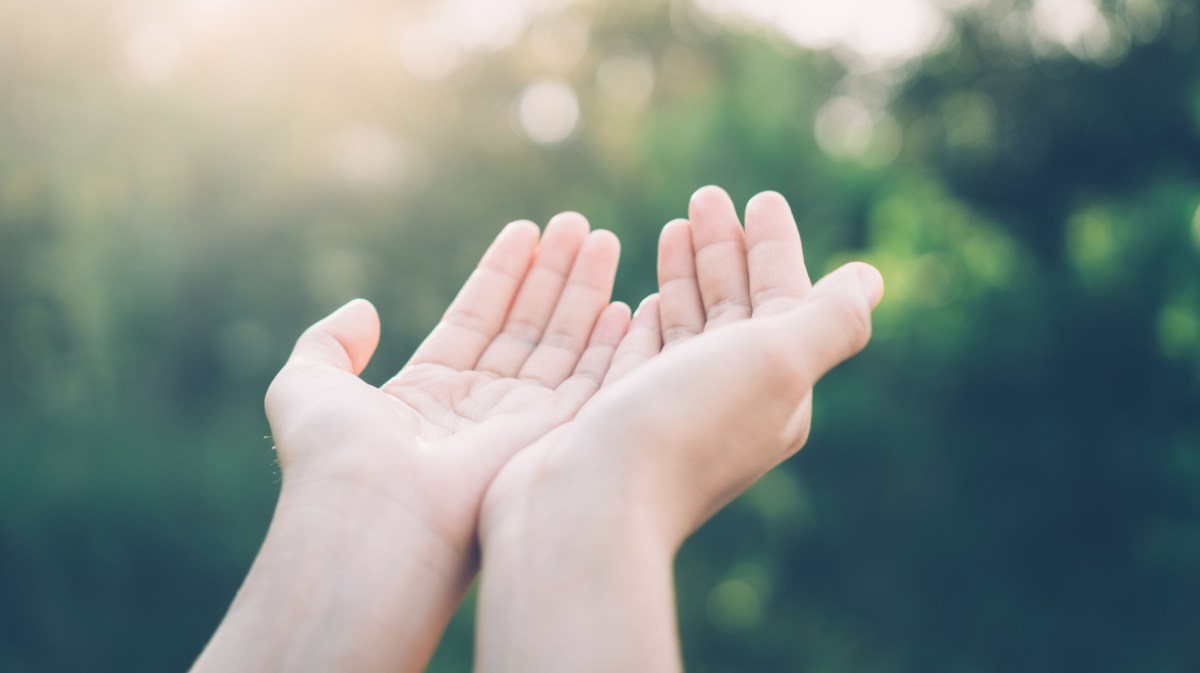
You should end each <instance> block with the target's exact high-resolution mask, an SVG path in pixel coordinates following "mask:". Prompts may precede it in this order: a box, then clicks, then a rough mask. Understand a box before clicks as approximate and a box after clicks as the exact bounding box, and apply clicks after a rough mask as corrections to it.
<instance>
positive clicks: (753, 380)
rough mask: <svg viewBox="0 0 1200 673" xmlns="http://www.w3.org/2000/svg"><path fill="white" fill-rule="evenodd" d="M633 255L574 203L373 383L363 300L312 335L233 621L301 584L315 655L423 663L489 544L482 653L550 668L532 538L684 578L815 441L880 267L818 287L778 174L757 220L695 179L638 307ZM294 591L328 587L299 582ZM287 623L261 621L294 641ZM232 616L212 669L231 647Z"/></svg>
mask: <svg viewBox="0 0 1200 673" xmlns="http://www.w3.org/2000/svg"><path fill="white" fill-rule="evenodd" d="M618 256H619V244H618V241H617V239H616V237H614V236H613V235H612V234H611V233H609V232H606V231H589V227H588V223H587V222H586V220H584V218H583V217H582V216H580V215H577V214H572V213H568V214H562V215H559V216H557V217H555V218H554V219H553V220H551V222H550V223H549V224H548V225H547V226H546V229H545V231H544V232H542V233H541V234H540V237H539V231H538V228H537V226H536V225H534V224H532V223H530V222H516V223H513V224H510V225H508V226H507V227H506V228H504V230H503V231H501V233H500V234H499V235H498V236H497V238H496V239H495V241H494V242H493V243H492V244H491V246H490V247H489V249H488V250H487V252H486V253H485V254H484V256H483V259H482V260H481V261H480V263H479V266H478V268H477V269H476V270H475V271H474V272H473V273H472V274H471V276H470V278H469V279H468V280H467V281H466V283H465V285H464V286H463V288H462V290H461V291H460V292H459V294H458V296H457V298H456V299H455V300H454V302H453V303H452V305H451V306H450V308H449V310H448V311H447V312H446V314H445V316H444V318H443V319H442V321H441V322H440V323H439V324H438V325H437V327H436V328H435V329H434V330H433V332H432V333H431V334H430V335H429V337H428V338H427V339H426V340H425V341H424V343H422V344H421V346H420V347H419V348H418V350H417V351H416V353H415V354H414V356H413V357H412V359H411V361H410V362H409V363H408V364H407V365H406V366H405V367H404V368H403V369H402V370H401V371H400V372H399V373H398V374H397V375H396V376H395V377H393V378H392V379H391V380H390V381H388V382H387V383H385V384H384V385H382V386H379V387H376V386H373V385H371V384H369V383H366V382H365V381H363V380H362V379H361V378H359V374H360V373H361V372H362V370H363V369H364V368H365V367H366V365H367V362H368V360H369V359H370V358H371V356H372V354H373V352H374V351H375V349H376V347H377V345H378V342H379V336H380V335H379V332H380V328H379V319H378V316H377V315H376V313H375V310H374V308H373V307H372V306H371V305H370V304H369V303H368V302H366V301H363V300H355V301H353V302H351V303H349V304H347V305H346V306H343V307H342V308H341V309H339V310H338V311H336V312H335V313H333V314H332V315H330V316H329V317H327V318H325V319H324V320H322V321H320V322H318V323H317V324H315V325H313V326H312V327H311V328H310V329H309V330H307V331H306V332H305V333H304V334H303V335H302V336H301V337H300V339H299V341H298V342H297V344H296V347H295V350H294V352H293V353H292V356H291V358H290V359H289V360H288V362H287V364H286V365H285V366H284V367H283V369H282V371H281V372H280V373H279V375H278V377H277V378H276V379H275V381H274V382H273V383H272V385H271V388H270V390H269V392H268V394H267V413H268V417H269V419H270V422H271V427H272V431H273V433H274V439H275V442H276V446H277V449H278V454H279V459H280V464H281V465H282V469H283V489H282V493H281V496H280V503H279V506H278V509H277V513H276V517H275V520H274V521H273V523H272V527H271V531H270V532H269V534H268V539H267V542H266V543H265V545H264V549H263V552H262V553H260V556H259V559H258V560H257V561H256V564H255V568H254V569H253V570H252V572H251V576H250V578H248V579H247V584H246V586H245V587H243V590H242V592H241V594H239V597H238V600H237V601H235V603H234V607H233V608H232V609H231V612H230V616H229V617H227V619H226V624H228V623H229V622H231V621H235V617H238V616H239V615H240V616H241V618H242V621H243V622H244V623H252V622H253V620H254V618H255V616H256V615H257V613H258V612H260V611H262V610H270V609H272V607H271V606H272V605H273V603H272V601H274V602H275V603H278V601H280V600H285V601H290V602H289V603H287V606H288V607H289V608H291V609H293V610H294V613H293V615H292V617H293V618H295V619H298V620H300V619H301V617H303V616H304V615H307V618H306V619H303V620H301V621H303V623H302V624H290V627H291V631H290V633H291V634H292V635H293V636H294V634H295V633H296V630H299V631H300V632H302V633H306V634H308V636H307V637H309V638H311V639H313V642H314V643H315V642H318V641H319V642H320V643H323V644H322V645H320V646H318V645H316V644H314V645H312V647H310V648H309V649H308V651H306V652H305V653H304V654H303V655H301V654H299V653H297V654H295V655H294V656H295V657H296V658H297V659H296V661H300V660H301V659H302V660H303V661H306V662H309V663H313V662H317V663H316V664H315V665H314V667H315V668H321V667H322V666H321V663H320V662H324V664H326V666H325V668H328V667H330V666H332V667H334V668H338V669H339V670H393V671H394V670H419V669H420V668H421V667H422V666H423V665H424V664H425V663H426V661H427V659H428V657H429V655H430V653H431V652H432V649H433V647H434V645H435V644H436V641H437V638H438V636H439V634H440V632H441V630H442V628H444V626H445V623H446V620H447V619H448V618H449V616H450V614H451V613H452V612H453V610H454V607H455V606H456V605H457V603H458V602H459V601H460V600H461V598H462V596H463V594H464V592H465V591H466V589H467V587H468V585H469V584H470V581H471V580H472V578H473V577H474V575H475V573H476V571H477V570H478V568H479V564H480V558H481V557H482V563H483V567H484V577H485V579H484V589H483V595H482V597H481V612H480V621H481V625H480V634H481V635H480V650H481V651H480V653H479V657H480V659H479V661H480V664H479V665H480V667H481V668H492V669H504V670H515V669H516V668H524V669H525V670H532V669H534V668H536V666H535V665H534V664H533V659H536V658H537V657H536V656H531V653H530V652H528V651H524V650H523V649H522V645H521V643H522V642H523V638H522V636H521V634H520V633H517V631H520V629H521V620H519V619H505V618H504V617H503V615H505V614H507V615H508V616H509V617H512V616H513V615H518V614H523V613H522V610H525V609H526V608H527V609H528V610H532V611H533V613H530V614H527V615H526V617H527V618H528V620H530V624H531V628H535V627H534V626H532V624H533V623H536V622H537V621H538V619H539V615H541V616H542V617H544V616H546V615H548V614H553V613H554V612H555V610H554V609H553V608H552V607H551V608H547V609H543V608H544V606H543V607H539V606H542V603H541V602H538V601H532V602H529V601H524V600H523V599H521V598H520V597H518V596H516V595H514V593H513V592H514V591H519V588H520V587H521V586H523V585H524V584H523V582H524V580H523V579H522V578H520V577H518V576H519V575H521V574H523V573H525V572H527V571H528V570H529V569H531V568H535V567H537V566H538V564H539V561H538V560H537V559H539V558H543V557H547V556H549V557H554V556H555V555H560V556H561V557H562V558H563V563H562V564H559V565H560V567H563V566H565V565H567V562H568V561H569V560H570V557H571V556H572V551H571V550H577V551H580V552H581V553H582V552H586V555H587V556H588V557H589V558H591V559H593V560H594V559H600V558H604V554H603V553H600V552H599V550H600V549H602V548H603V549H613V550H614V557H615V558H621V557H622V554H623V553H629V555H630V556H631V557H632V556H636V555H637V554H636V553H632V552H630V550H631V549H633V548H634V547H636V546H638V545H641V547H638V548H644V549H648V550H652V551H648V552H647V553H646V555H647V556H650V557H653V558H654V559H656V560H655V561H653V562H652V563H651V565H654V566H656V567H657V566H658V565H661V561H660V559H662V558H666V559H667V566H668V571H667V572H668V577H669V559H670V557H671V555H673V553H674V551H675V550H676V549H677V547H678V545H679V544H680V543H681V542H682V541H683V540H684V539H685V538H686V537H687V535H688V534H689V533H690V532H691V531H692V530H693V529H695V528H696V527H697V526H699V525H700V524H702V523H703V522H704V521H705V520H706V519H707V518H708V517H710V516H711V515H712V514H713V513H714V512H715V511H717V510H718V509H719V508H720V507H721V506H723V505H724V504H725V503H726V502H728V501H729V500H730V499H732V498H733V497H735V496H736V495H737V494H738V493H740V492H741V491H743V490H744V489H745V488H746V487H747V486H749V485H750V484H751V483H753V481H754V480H755V479H757V478H758V477H759V476H760V475H762V474H763V473H764V472H766V471H767V470H769V469H771V468H772V467H774V466H775V465H776V464H778V463H779V462H780V461H782V460H783V459H785V458H786V457H787V456H789V455H791V454H792V453H793V452H795V451H796V450H797V449H798V448H799V447H800V446H801V445H802V444H803V443H804V441H805V439H806V437H807V433H808V428H809V419H810V414H811V408H812V407H811V400H812V392H811V391H812V386H813V385H814V383H815V382H816V381H817V380H818V379H819V378H820V377H821V376H822V375H824V374H825V373H826V372H827V371H828V370H829V369H831V368H832V367H834V366H835V365H837V364H838V363H839V362H841V361H843V360H845V359H846V358H848V357H850V356H852V355H853V354H855V353H856V352H858V351H859V350H861V349H862V348H863V347H864V346H865V345H866V343H867V340H868V338H869V335H870V322H871V321H870V313H871V310H872V308H873V307H874V306H875V305H876V304H877V303H878V302H879V300H880V298H881V296H882V292H883V282H882V279H881V278H880V276H879V274H878V272H877V271H875V270H874V269H873V268H871V267H870V266H867V265H865V264H861V263H852V264H849V265H846V266H844V267H842V268H840V269H838V270H836V271H834V272H832V273H831V274H829V275H828V276H826V277H825V278H823V279H821V280H820V282H818V283H817V284H816V285H815V286H814V285H812V284H811V283H810V281H809V277H808V273H807V271H806V269H805V264H804V257H803V254H802V251H801V243H800V237H799V234H798V232H797V228H796V223H795V220H794V219H793V217H792V214H791V211H790V209H789V207H788V205H787V203H786V202H785V201H784V199H783V197H781V196H780V195H778V194H776V193H772V192H767V193H763V194H759V195H758V196H756V197H755V198H754V199H752V200H751V201H750V203H749V204H748V206H747V208H746V214H745V227H744V228H743V227H742V225H741V224H740V222H739V218H738V216H737V212H736V210H735V207H734V204H733V203H732V201H731V200H730V199H729V197H728V196H727V195H726V194H725V193H724V192H723V191H721V190H720V189H717V188H715V187H706V188H704V189H701V190H700V191H698V192H697V193H696V194H695V195H694V196H693V197H692V200H691V202H690V204H689V209H688V217H687V219H680V220H675V221H673V222H671V223H669V224H668V225H667V226H666V227H665V228H664V229H663V231H662V235H661V238H660V246H659V255H658V280H659V292H658V293H657V294H655V295H651V296H650V297H648V298H647V299H646V300H645V301H643V302H642V304H641V305H640V307H639V308H638V310H637V311H636V312H635V313H633V314H632V315H631V313H630V310H629V308H628V307H627V306H625V305H624V304H621V303H619V302H612V301H611V299H610V295H611V290H612V287H613V279H614V276H615V273H616V268H617V260H618ZM589 531H591V532H589ZM588 535H592V536H593V537H594V538H595V539H594V540H592V541H586V542H585V541H581V540H582V538H583V537H587V536H588ZM622 549H624V550H625V551H624V552H622V551H621V550H622ZM480 550H482V556H481V554H480ZM314 556H315V557H316V558H317V560H316V561H314V560H313V557H314ZM493 556H494V557H495V558H496V559H497V561H496V562H495V567H496V571H495V572H492V571H491V570H490V569H489V566H491V565H492V560H491V559H492V558H493ZM549 563H550V564H553V563H554V559H553V558H550V560H549ZM280 574H290V575H300V576H302V577H303V578H304V580H303V581H302V582H300V583H299V585H297V583H296V582H294V581H289V580H286V579H282V578H280ZM601 575H603V573H592V574H590V575H587V576H589V577H593V578H596V579H597V583H596V585H597V586H602V585H603V584H604V581H603V580H602V579H601ZM619 577H620V575H619V574H618V575H617V576H615V577H614V579H613V581H614V582H620V581H621V580H620V579H619ZM530 581H531V582H533V583H537V582H538V580H537V579H536V578H535V579H532V580H530ZM668 583H669V582H668ZM634 584H636V581H635V582H634ZM260 585H263V586H265V587H267V588H262V589H260V588H258V587H260ZM297 586H301V587H303V588H304V591H306V592H307V598H296V597H290V598H287V597H288V596H289V595H290V592H294V591H296V587H297ZM260 596H261V597H260ZM521 606H525V607H521ZM667 609H668V610H669V609H670V608H669V606H668V607H667ZM488 614H494V615H496V617H495V619H494V620H493V622H494V623H493V625H490V626H489V625H488V624H486V623H484V621H485V619H486V618H487V615H488ZM347 618H350V619H351V620H352V628H350V629H347V628H346V627H345V626H344V624H343V623H342V621H339V619H342V620H345V619H347ZM595 626H596V625H593V627H595ZM600 626H603V625H600ZM230 628H232V627H230ZM246 628H249V627H246ZM555 628H563V629H567V631H568V632H567V633H564V634H559V636H560V640H561V639H565V640H570V637H571V636H570V632H572V631H573V630H574V627H572V626H571V625H569V624H558V625H557V626H555ZM222 630H229V629H227V628H226V625H223V626H222ZM343 631H344V632H345V633H344V637H342V638H341V640H339V639H338V637H337V634H338V633H340V632H343ZM288 632H289V631H286V630H285V629H284V627H283V626H282V625H276V628H271V629H260V632H259V633H258V636H259V637H260V638H261V639H265V640H267V641H269V642H276V643H279V645H278V647H279V648H280V649H281V650H286V649H287V648H286V645H285V644H284V642H285V641H286V639H287V637H288V636H287V633H288ZM221 635H222V634H221V631H219V632H218V634H217V637H216V638H214V641H213V643H212V644H210V646H209V648H208V650H206V652H205V655H204V657H202V658H201V661H200V662H199V664H204V663H205V661H206V660H208V661H211V662H215V661H217V660H218V659H220V655H221V654H222V648H221V647H219V644H220V643H221ZM233 638H234V637H233V636H230V637H229V638H226V640H230V639H233ZM540 640H541V639H539V642H540ZM226 649H228V648H226ZM672 652H673V650H672ZM643 654H645V655H647V656H649V653H648V652H643ZM557 656H558V655H555V657H557ZM664 656H667V657H668V658H670V657H672V656H674V655H673V654H671V652H668V653H666V654H665V655H664ZM348 661H349V662H353V664H354V665H352V666H351V665H347V662H348ZM642 661H643V662H644V661H648V659H644V658H643V659H642ZM225 663H226V664H228V663H229V659H228V658H227V659H226V660H225ZM261 663H263V662H260V664H261ZM199 664H198V668H199V667H200V666H199ZM545 664H546V665H547V666H552V667H554V666H560V665H561V664H562V660H561V659H559V660H557V661H555V660H548V661H546V662H545ZM225 670H230V669H228V668H226V669H225ZM559 670H574V669H573V668H572V667H565V668H560V669H559Z"/></svg>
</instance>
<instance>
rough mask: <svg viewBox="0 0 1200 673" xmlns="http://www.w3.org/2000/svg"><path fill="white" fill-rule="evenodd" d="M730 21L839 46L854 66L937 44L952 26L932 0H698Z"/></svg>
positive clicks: (878, 64)
mask: <svg viewBox="0 0 1200 673" xmlns="http://www.w3.org/2000/svg"><path fill="white" fill-rule="evenodd" d="M696 3H697V6H698V7H699V8H700V9H701V10H702V11H704V12H706V13H708V14H709V15H710V16H712V17H713V18H715V19H717V20H719V21H721V22H723V23H726V24H728V25H734V26H737V25H747V24H748V25H750V26H754V27H759V28H765V27H775V28H778V29H779V30H780V31H781V32H782V33H783V34H784V35H785V36H786V37H788V38H789V39H790V40H792V41H793V42H795V43H796V44H797V45H799V46H801V47H804V48H806V49H834V48H838V47H840V48H843V49H845V50H848V52H849V54H848V55H850V56H852V61H853V62H854V63H853V65H855V66H857V67H862V68H864V69H882V68H889V67H894V66H897V65H900V64H902V63H904V62H905V61H908V60H911V59H914V58H917V57H919V56H922V55H924V54H926V53H928V52H930V51H933V50H935V49H937V48H938V47H939V46H940V45H941V44H942V43H943V42H944V41H945V39H946V37H947V35H948V34H949V31H950V25H949V22H948V20H947V18H946V16H945V12H944V10H943V9H942V8H941V6H940V5H939V4H938V3H936V2H935V1H934V0H843V1H842V2H828V1H827V0H751V1H746V0H696Z"/></svg>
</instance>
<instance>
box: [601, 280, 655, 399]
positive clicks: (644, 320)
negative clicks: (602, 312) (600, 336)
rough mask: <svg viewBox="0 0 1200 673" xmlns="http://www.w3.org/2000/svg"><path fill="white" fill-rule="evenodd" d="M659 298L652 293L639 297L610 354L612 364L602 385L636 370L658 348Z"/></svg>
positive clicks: (652, 355)
mask: <svg viewBox="0 0 1200 673" xmlns="http://www.w3.org/2000/svg"><path fill="white" fill-rule="evenodd" d="M658 304H659V298H658V295H657V294H652V295H650V296H649V297H646V298H645V299H643V300H642V304H641V306H638V309H637V311H635V312H634V314H633V320H632V322H631V323H630V324H629V330H628V331H627V332H626V333H625V336H624V338H622V339H621V343H620V345H618V346H617V352H616V353H614V354H613V361H612V365H611V366H609V368H608V374H607V375H606V376H605V378H604V385H606V386H607V385H608V384H610V383H612V382H613V381H617V380H620V379H621V378H622V377H623V376H625V375H626V374H628V373H629V372H631V371H633V370H634V369H637V368H638V367H639V366H640V365H641V364H642V363H643V362H645V361H646V360H649V359H650V358H652V357H654V356H655V355H658V354H659V352H660V351H662V323H661V322H660V320H659V305H658Z"/></svg>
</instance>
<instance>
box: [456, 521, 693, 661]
mask: <svg viewBox="0 0 1200 673" xmlns="http://www.w3.org/2000/svg"><path fill="white" fill-rule="evenodd" d="M590 505H594V503H590V504H589V506H588V507H589V509H590V510H591V511H589V512H586V513H583V512H570V511H566V510H564V509H562V508H557V509H553V510H550V511H546V512H541V513H538V512H536V511H535V510H536V509H537V508H536V507H531V508H527V509H526V513H527V516H526V517H525V518H524V519H523V520H521V521H519V522H514V523H515V525H513V526H510V527H508V528H507V529H506V530H505V531H504V532H503V533H501V534H498V535H495V536H492V538H490V539H489V540H487V541H485V547H484V563H483V582H482V586H481V590H480V599H479V614H478V630H477V639H478V647H477V652H476V669H477V671H479V672H480V673H502V672H509V671H521V672H523V673H524V672H531V673H537V672H539V671H546V672H550V671H555V672H557V671H573V672H577V673H586V672H588V671H630V672H636V671H654V672H655V673H661V672H669V671H678V670H681V668H682V664H681V662H680V655H679V643H678V634H677V629H676V622H675V605H674V588H673V577H672V563H673V556H674V547H673V545H669V544H664V543H662V541H661V540H660V536H658V535H657V534H656V532H655V531H653V530H651V528H650V527H649V526H646V525H645V523H644V521H639V520H638V519H637V517H635V516H627V515H624V514H617V513H614V512H613V511H611V510H609V511H605V510H603V509H602V508H592V507H591V506H590ZM630 514H632V513H630Z"/></svg>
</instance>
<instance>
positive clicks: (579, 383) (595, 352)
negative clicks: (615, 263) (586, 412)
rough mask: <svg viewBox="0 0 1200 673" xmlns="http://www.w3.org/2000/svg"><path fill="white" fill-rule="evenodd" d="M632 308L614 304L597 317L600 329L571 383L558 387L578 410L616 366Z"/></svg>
mask: <svg viewBox="0 0 1200 673" xmlns="http://www.w3.org/2000/svg"><path fill="white" fill-rule="evenodd" d="M629 320H630V316H629V306H628V305H626V304H625V303H624V302H619V301H614V302H613V303H611V304H609V305H608V306H607V307H605V309H604V310H603V311H601V312H600V317H598V318H596V328H595V329H594V330H592V335H591V338H590V339H589V340H588V346H587V349H586V350H584V351H583V355H582V356H580V358H579V364H577V365H576V366H575V371H574V372H572V374H571V376H570V377H569V378H567V380H565V381H563V382H562V384H561V385H559V386H558V392H559V393H562V394H563V396H564V397H565V398H566V399H568V400H573V401H574V402H575V404H576V405H577V406H575V408H574V410H573V411H572V413H573V412H574V411H575V410H578V407H579V406H582V405H583V403H584V402H586V401H587V400H588V399H589V398H591V396H592V395H594V394H595V393H596V391H597V390H599V389H600V386H601V384H602V383H604V380H605V376H606V375H607V374H608V372H609V370H610V369H611V366H612V364H613V357H614V354H615V353H616V351H617V348H618V347H619V345H620V344H621V343H622V341H623V339H624V337H625V335H626V333H627V331H628V329H629Z"/></svg>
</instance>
